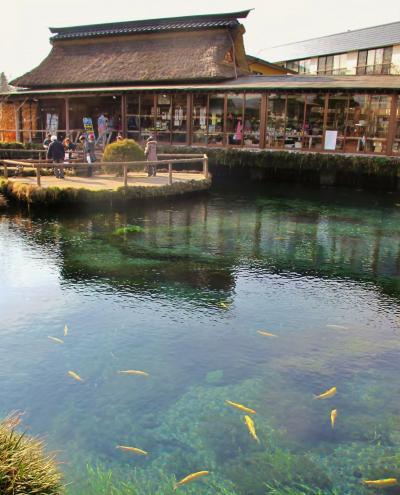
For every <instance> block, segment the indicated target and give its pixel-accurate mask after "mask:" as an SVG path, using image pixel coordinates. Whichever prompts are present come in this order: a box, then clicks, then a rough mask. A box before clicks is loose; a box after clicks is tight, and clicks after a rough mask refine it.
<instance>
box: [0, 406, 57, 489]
mask: <svg viewBox="0 0 400 495" xmlns="http://www.w3.org/2000/svg"><path fill="white" fill-rule="evenodd" d="M19 422H20V417H19V416H18V415H13V416H10V417H8V418H6V419H5V420H3V421H2V422H0V493H2V494H12V495H30V494H37V495H60V494H62V493H64V489H63V485H62V482H61V479H62V475H61V473H60V471H59V470H58V466H57V463H56V462H55V460H54V458H53V457H52V456H48V455H46V454H45V453H44V452H43V447H44V444H43V442H42V441H41V440H38V439H35V438H29V437H26V436H25V435H24V434H23V433H18V432H17V431H16V430H15V428H16V427H17V426H18V424H19Z"/></svg>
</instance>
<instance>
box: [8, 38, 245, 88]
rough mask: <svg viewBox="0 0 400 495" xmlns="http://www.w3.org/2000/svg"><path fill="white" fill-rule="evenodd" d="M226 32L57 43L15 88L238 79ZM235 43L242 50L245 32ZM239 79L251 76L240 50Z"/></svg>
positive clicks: (15, 83)
mask: <svg viewBox="0 0 400 495" xmlns="http://www.w3.org/2000/svg"><path fill="white" fill-rule="evenodd" d="M231 36H232V34H231V33H230V32H229V31H228V30H225V29H218V30H217V29H214V30H206V31H195V32H178V33H177V32H175V33H156V34H150V35H144V34H141V35H130V36H121V37H118V38H104V39H103V38H101V39H96V40H92V39H86V40H71V41H57V42H54V46H53V48H52V50H51V52H50V54H49V55H48V56H47V58H46V59H45V60H43V62H42V63H41V64H40V65H39V66H38V67H36V69H33V70H32V71H31V72H28V73H27V74H25V75H23V76H21V77H19V78H17V79H15V80H14V81H13V84H14V85H16V86H24V87H29V88H38V87H65V86H67V85H68V86H74V85H99V84H110V85H111V84H122V83H130V84H134V83H138V82H144V81H147V82H156V81H165V82H167V81H207V80H223V79H230V78H232V77H235V65H234V63H233V60H232V58H229V57H227V54H228V53H229V52H230V51H231V50H232V38H231ZM235 36H236V38H237V39H238V38H240V39H238V42H237V43H235V45H236V44H239V45H240V44H241V46H242V47H243V38H242V32H241V31H239V30H237V32H236V35H235V34H234V37H235ZM236 59H237V60H238V62H237V63H238V65H239V67H237V72H238V75H240V74H245V73H247V72H248V66H247V63H246V60H245V58H244V48H243V49H241V47H240V46H239V47H238V48H237V49H236Z"/></svg>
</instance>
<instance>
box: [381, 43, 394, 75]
mask: <svg viewBox="0 0 400 495" xmlns="http://www.w3.org/2000/svg"><path fill="white" fill-rule="evenodd" d="M392 54H393V47H392V46H387V47H386V48H385V49H384V50H383V64H382V74H390V73H391V68H392Z"/></svg>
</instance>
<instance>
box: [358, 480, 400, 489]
mask: <svg viewBox="0 0 400 495" xmlns="http://www.w3.org/2000/svg"><path fill="white" fill-rule="evenodd" d="M363 483H364V485H367V486H378V487H379V486H394V485H397V479H396V478H386V479H384V480H364V481H363Z"/></svg>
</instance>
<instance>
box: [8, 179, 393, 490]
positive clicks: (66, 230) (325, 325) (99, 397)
mask: <svg viewBox="0 0 400 495" xmlns="http://www.w3.org/2000/svg"><path fill="white" fill-rule="evenodd" d="M290 188H291V186H283V187H279V186H273V187H271V188H268V189H264V190H263V191H257V190H252V191H247V192H243V191H242V192H240V193H238V192H234V191H232V192H219V191H218V190H215V191H213V192H212V193H211V194H210V195H209V196H200V197H196V198H193V199H190V200H179V201H176V200H175V201H173V200H171V201H169V202H167V203H158V204H154V205H151V204H148V205H146V206H145V207H138V206H132V207H130V208H128V209H127V210H126V211H106V212H99V211H91V212H76V211H72V212H66V213H64V214H61V213H58V214H51V213H49V212H43V211H41V212H24V211H15V210H11V211H9V212H7V213H5V214H4V213H3V215H2V216H1V218H0V252H1V253H2V254H3V264H2V271H1V274H0V284H1V285H0V287H1V288H0V292H1V293H0V301H1V302H0V305H1V315H2V319H1V330H0V331H1V340H0V349H1V360H0V383H1V394H0V414H1V415H5V414H7V413H8V412H10V411H11V410H21V411H25V415H24V425H25V427H26V428H27V431H28V432H29V433H32V434H40V435H44V436H45V437H46V440H47V443H48V444H49V447H50V448H51V449H53V450H56V451H57V452H58V457H59V458H60V460H62V461H63V462H64V464H63V470H64V471H65V473H66V481H67V482H69V483H71V484H70V485H69V488H68V490H69V491H68V493H69V494H71V495H77V494H79V495H81V494H82V495H83V494H85V495H87V494H89V493H92V492H91V491H90V489H91V488H90V485H91V486H92V490H95V491H93V493H104V494H106V493H110V491H109V489H108V488H104V486H105V485H106V484H107V483H108V482H106V481H105V476H106V475H105V474H104V473H107V471H108V470H111V471H112V473H113V477H114V478H115V479H116V482H117V481H121V480H128V481H129V482H130V483H133V484H135V485H136V486H138V487H139V490H138V492H137V493H140V494H142V493H143V494H146V495H148V494H152V495H153V494H155V493H160V494H161V493H163V494H167V493H170V492H171V493H172V489H171V487H172V486H173V481H174V478H176V479H180V478H182V477H184V476H186V475H187V474H189V473H191V472H195V471H200V470H209V471H211V473H212V474H211V475H210V476H209V477H208V478H207V479H206V478H204V479H203V480H201V481H195V482H193V483H192V484H191V485H189V484H188V485H187V486H186V487H185V488H182V491H185V492H186V493H192V494H200V495H201V494H210V493H216V494H217V493H218V494H230V495H231V494H235V495H264V494H267V493H275V494H301V493H307V494H317V493H321V494H322V493H324V494H330V493H336V494H349V495H350V494H352V495H358V494H364V493H371V490H370V489H369V490H368V489H365V488H364V487H363V485H362V480H363V479H379V478H387V477H396V476H397V477H399V478H400V467H399V466H400V464H399V461H400V455H399V446H400V415H399V410H400V407H399V406H400V381H399V378H398V377H399V372H400V359H399V357H400V340H399V337H400V279H399V274H400V207H399V204H400V200H399V198H396V196H395V195H389V194H386V195H384V196H379V195H370V194H367V193H363V192H361V191H340V190H314V191H313V190H304V189H297V190H295V191H293V190H292V191H291V192H290V193H289V192H288V190H289V189H290ZM126 226H138V227H140V229H135V230H136V232H127V233H121V230H118V229H121V228H122V227H126ZM65 324H67V326H68V329H69V332H68V335H67V336H66V337H64V336H63V331H64V325H65ZM258 330H264V331H268V332H272V333H274V334H276V335H277V337H270V338H268V337H264V336H261V335H260V334H258V333H257V331H258ZM48 336H54V337H58V338H61V339H64V344H57V343H55V342H53V341H51V340H49V339H48ZM127 369H136V370H144V371H146V372H148V373H149V376H148V377H143V376H124V375H121V374H118V371H119V370H127ZM69 370H72V371H75V372H76V373H78V374H79V375H80V376H81V377H82V378H83V379H84V381H83V382H82V383H80V382H77V381H75V380H73V378H71V377H70V376H68V374H67V372H68V371H69ZM333 386H336V387H337V391H338V392H337V394H336V396H334V397H332V398H330V399H327V400H324V401H320V400H315V399H314V394H319V393H321V392H324V391H325V390H327V389H329V388H331V387H333ZM225 400H231V401H234V402H238V403H241V404H244V405H246V406H248V407H251V408H253V409H255V410H256V411H257V414H256V415H255V416H254V417H253V419H254V422H255V427H256V430H257V434H258V437H259V439H260V443H259V444H258V443H257V442H255V441H254V440H253V439H252V438H251V436H250V435H249V432H248V430H247V428H246V425H245V423H244V420H243V416H244V414H242V413H241V412H240V411H238V410H235V409H233V408H231V407H229V406H228V405H226V404H225V402H224V401H225ZM332 409H337V411H338V417H337V423H336V425H335V428H334V429H332V427H331V424H330V413H331V410H332ZM117 445H129V446H135V447H139V448H141V449H144V450H146V451H148V452H149V455H148V456H137V455H134V454H130V453H127V452H122V451H120V450H118V449H116V446H117ZM87 465H89V475H88V472H87V469H88V468H87ZM301 486H303V488H301ZM93 487H95V488H93ZM96 487H97V488H96ZM304 487H306V488H304ZM101 490H103V491H101ZM157 490H158V491H157ZM121 493H122V491H121ZM123 493H132V491H129V490H128V491H126V492H123ZM388 493H400V491H399V490H398V489H397V488H395V489H391V491H388Z"/></svg>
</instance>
